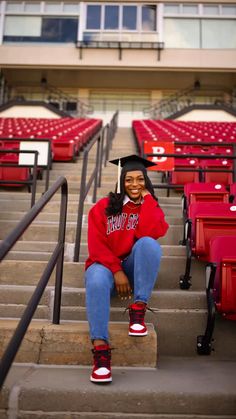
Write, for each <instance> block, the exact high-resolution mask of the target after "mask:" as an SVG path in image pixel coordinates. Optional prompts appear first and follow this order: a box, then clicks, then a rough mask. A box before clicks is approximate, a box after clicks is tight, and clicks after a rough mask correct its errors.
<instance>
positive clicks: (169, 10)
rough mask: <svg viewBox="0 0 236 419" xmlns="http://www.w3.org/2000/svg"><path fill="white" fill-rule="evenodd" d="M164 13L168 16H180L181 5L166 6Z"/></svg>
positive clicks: (171, 4)
mask: <svg viewBox="0 0 236 419" xmlns="http://www.w3.org/2000/svg"><path fill="white" fill-rule="evenodd" d="M164 11H165V14H168V15H176V14H179V12H180V9H179V4H177V3H170V4H165V8H164Z"/></svg>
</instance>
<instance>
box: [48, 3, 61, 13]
mask: <svg viewBox="0 0 236 419" xmlns="http://www.w3.org/2000/svg"><path fill="white" fill-rule="evenodd" d="M44 7H45V8H44V10H45V12H47V13H58V12H61V11H62V4H61V2H46V3H45V6H44Z"/></svg>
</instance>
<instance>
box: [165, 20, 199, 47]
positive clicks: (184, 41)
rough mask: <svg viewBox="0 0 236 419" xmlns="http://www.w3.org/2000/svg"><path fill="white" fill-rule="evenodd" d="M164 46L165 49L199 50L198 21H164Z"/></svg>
mask: <svg viewBox="0 0 236 419" xmlns="http://www.w3.org/2000/svg"><path fill="white" fill-rule="evenodd" d="M164 34H165V39H164V40H165V46H166V47H167V48H200V22H199V20H198V19H169V18H167V19H165V20H164Z"/></svg>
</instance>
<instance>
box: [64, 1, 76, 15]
mask: <svg viewBox="0 0 236 419" xmlns="http://www.w3.org/2000/svg"><path fill="white" fill-rule="evenodd" d="M63 12H65V13H78V12H79V3H64V4H63Z"/></svg>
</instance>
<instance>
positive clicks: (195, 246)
mask: <svg viewBox="0 0 236 419" xmlns="http://www.w3.org/2000/svg"><path fill="white" fill-rule="evenodd" d="M185 231H187V233H186V248H187V260H186V267H185V273H184V274H183V275H181V277H180V287H181V288H182V289H188V288H189V287H190V286H191V281H190V279H191V276H190V270H191V257H192V256H195V257H196V258H197V259H199V260H202V261H208V260H209V251H210V247H209V243H210V240H211V239H212V238H213V237H216V236H223V235H224V236H236V206H235V205H232V204H227V203H222V202H219V203H214V204H212V203H205V202H197V203H193V204H190V205H189V209H188V220H187V221H186V225H185Z"/></svg>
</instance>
